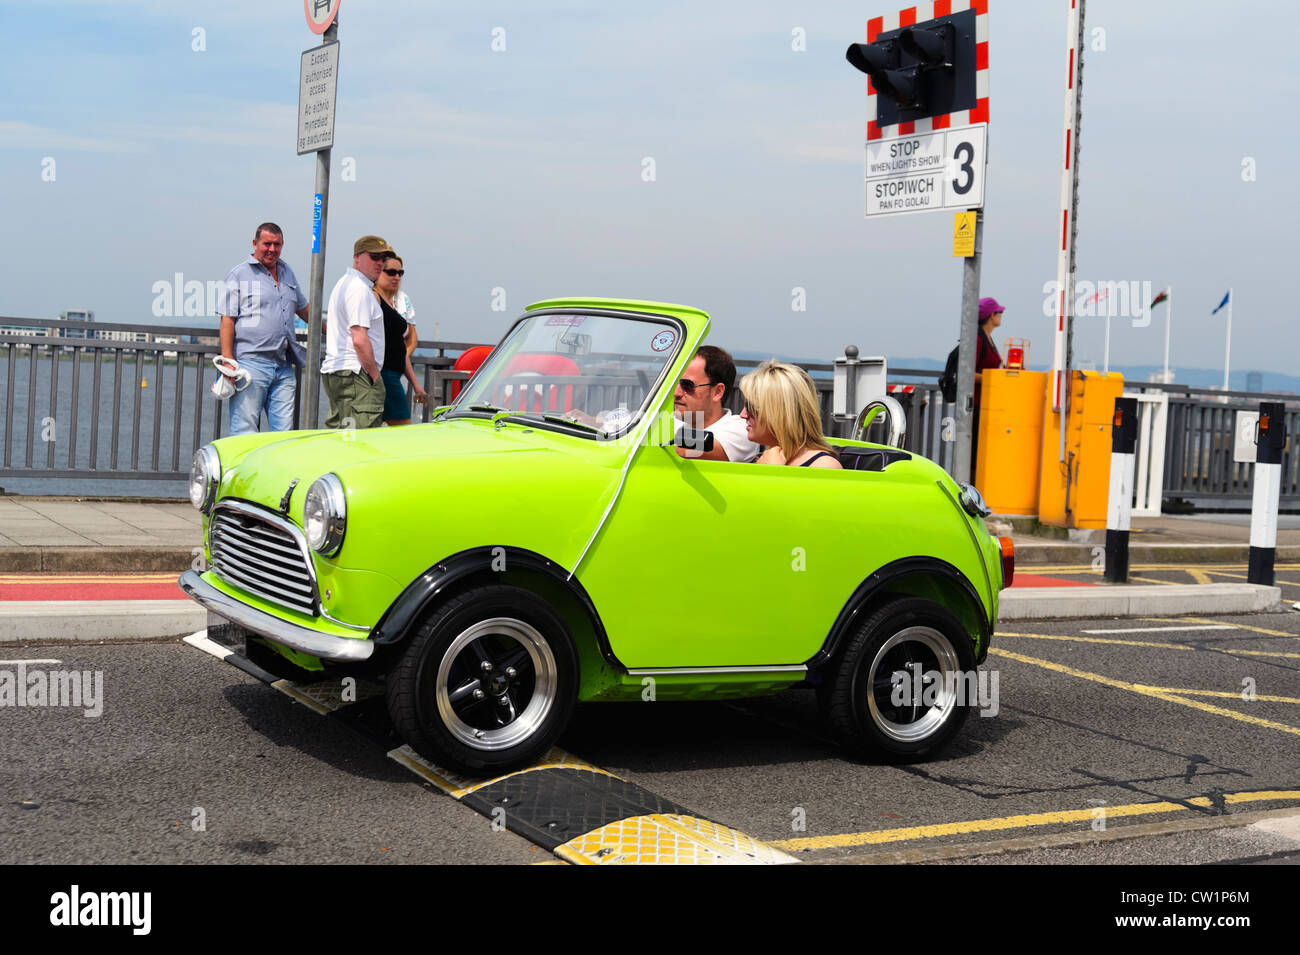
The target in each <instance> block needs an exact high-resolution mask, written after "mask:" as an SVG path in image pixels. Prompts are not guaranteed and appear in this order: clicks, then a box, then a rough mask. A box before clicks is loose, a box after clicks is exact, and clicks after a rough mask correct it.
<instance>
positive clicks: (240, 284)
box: [220, 222, 307, 434]
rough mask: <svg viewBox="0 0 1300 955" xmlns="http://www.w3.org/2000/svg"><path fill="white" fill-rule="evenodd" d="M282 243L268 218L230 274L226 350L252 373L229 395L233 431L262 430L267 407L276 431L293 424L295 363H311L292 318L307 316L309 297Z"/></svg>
mask: <svg viewBox="0 0 1300 955" xmlns="http://www.w3.org/2000/svg"><path fill="white" fill-rule="evenodd" d="M283 248H284V233H283V232H282V231H281V229H280V227H279V226H278V225H276V224H275V223H274V222H263V223H262V224H261V225H259V226H258V227H257V231H256V232H254V233H253V254H252V255H250V256H249V257H248V261H247V262H243V263H241V264H239V265H237V266H235V267H234V268H233V269H231V270H230V274H229V275H227V276H226V288H225V291H224V294H223V296H222V300H221V305H220V308H221V354H223V355H225V356H226V357H227V358H233V359H235V361H237V362H238V363H239V367H240V368H243V369H246V370H247V371H248V372H249V374H250V376H251V378H250V380H249V383H248V386H247V387H246V388H244V390H243V391H238V392H236V393H235V394H234V396H233V397H231V398H230V399H229V401H230V427H229V433H230V434H246V433H248V432H250V431H257V430H258V424H259V422H260V421H261V418H262V411H263V409H265V411H266V420H267V425H268V427H269V428H270V430H271V431H288V430H290V429H291V428H292V427H293V425H294V421H293V399H294V368H295V367H297V368H301V367H302V366H303V365H304V364H306V361H307V354H306V352H305V351H304V350H303V347H302V346H301V345H299V344H298V340H297V339H296V338H295V337H294V334H293V329H294V325H293V317H294V315H295V314H296V315H297V316H298V317H300V318H303V319H305V318H306V317H307V296H306V295H304V294H303V291H302V287H301V286H300V285H299V284H298V277H297V276H296V275H294V274H293V269H291V268H289V266H288V265H287V264H285V263H284V262H281V261H280V250H281V249H283ZM232 381H233V379H232Z"/></svg>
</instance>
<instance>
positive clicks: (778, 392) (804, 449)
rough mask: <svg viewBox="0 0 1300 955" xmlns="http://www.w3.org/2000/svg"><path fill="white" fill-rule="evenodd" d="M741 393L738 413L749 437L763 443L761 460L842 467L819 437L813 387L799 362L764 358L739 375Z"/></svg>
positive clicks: (795, 464)
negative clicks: (749, 370) (743, 421)
mask: <svg viewBox="0 0 1300 955" xmlns="http://www.w3.org/2000/svg"><path fill="white" fill-rule="evenodd" d="M740 393H741V394H742V395H744V396H745V407H744V409H743V410H742V411H741V412H740V416H741V417H742V418H744V419H745V424H746V427H747V428H748V429H749V440H751V441H755V442H757V443H759V444H762V445H766V446H767V450H765V451H764V452H763V453H762V454H761V455H760V456H759V458H758V463H759V464H785V465H790V466H792V467H805V468H838V467H841V464H840V462H839V458H837V457H836V456H835V452H834V451H832V450H831V446H830V445H829V444H827V443H826V439H825V438H824V437H823V436H822V419H821V412H820V410H819V409H818V406H817V389H816V387H814V385H813V382H812V379H811V378H809V377H808V373H807V372H806V371H804V370H803V369H802V368H800V367H799V366H798V365H789V364H786V363H785V362H779V361H765V362H763V363H762V364H761V365H759V366H758V367H757V368H755V369H754V370H753V371H751V372H750V373H749V374H748V375H746V376H745V377H744V378H742V379H740Z"/></svg>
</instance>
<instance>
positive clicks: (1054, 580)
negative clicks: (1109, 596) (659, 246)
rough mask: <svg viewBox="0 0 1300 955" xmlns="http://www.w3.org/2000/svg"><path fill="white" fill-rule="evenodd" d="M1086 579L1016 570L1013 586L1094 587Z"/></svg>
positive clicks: (1012, 580)
mask: <svg viewBox="0 0 1300 955" xmlns="http://www.w3.org/2000/svg"><path fill="white" fill-rule="evenodd" d="M1092 586H1095V585H1094V584H1090V583H1088V582H1087V581H1084V580H1066V579H1064V578H1062V577H1044V576H1042V575H1041V574H1022V573H1021V572H1020V571H1016V575H1015V577H1013V578H1012V579H1011V588H1012V589H1013V590H1014V589H1015V588H1017V587H1092Z"/></svg>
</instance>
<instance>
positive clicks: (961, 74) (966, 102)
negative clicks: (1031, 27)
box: [844, 9, 976, 126]
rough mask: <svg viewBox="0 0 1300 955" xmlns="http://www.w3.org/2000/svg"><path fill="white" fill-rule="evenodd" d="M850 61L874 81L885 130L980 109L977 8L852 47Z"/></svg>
mask: <svg viewBox="0 0 1300 955" xmlns="http://www.w3.org/2000/svg"><path fill="white" fill-rule="evenodd" d="M844 58H845V59H847V60H848V61H849V63H850V64H851V65H852V66H853V67H854V68H855V69H858V70H861V71H862V72H863V73H866V74H867V75H868V76H869V77H871V82H872V85H873V86H874V87H875V89H876V93H877V94H878V95H877V97H876V123H877V125H879V126H890V125H893V124H894V123H900V122H910V121H912V120H917V119H927V118H929V117H931V116H940V115H943V114H944V113H951V112H954V111H956V110H963V109H973V108H974V107H975V105H976V102H975V101H976V96H975V69H976V63H975V61H976V53H975V11H974V10H973V9H971V10H963V11H961V12H960V13H953V14H950V15H948V16H945V17H937V18H936V19H934V20H926V21H925V22H924V23H915V24H912V25H911V26H906V27H903V28H902V29H899V30H889V31H887V32H884V33H881V34H880V35H879V36H878V37H876V39H875V40H873V41H872V42H870V43H851V44H849V48H848V50H847V51H845V54H844Z"/></svg>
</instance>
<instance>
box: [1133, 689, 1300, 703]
mask: <svg viewBox="0 0 1300 955" xmlns="http://www.w3.org/2000/svg"><path fill="white" fill-rule="evenodd" d="M1146 689H1148V690H1159V691H1160V692H1162V693H1183V694H1186V695H1187V696H1220V697H1223V698H1225V699H1229V700H1241V701H1242V702H1243V703H1247V702H1249V703H1254V702H1255V701H1256V700H1262V701H1263V702H1265V703H1300V698H1297V697H1294V696H1263V695H1259V694H1257V695H1255V696H1252V697H1251V698H1250V699H1249V700H1245V699H1243V698H1242V696H1241V691H1240V690H1235V691H1233V690H1187V689H1183V688H1181V687H1177V686H1148V687H1146Z"/></svg>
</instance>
